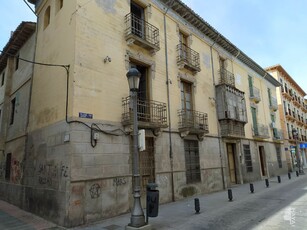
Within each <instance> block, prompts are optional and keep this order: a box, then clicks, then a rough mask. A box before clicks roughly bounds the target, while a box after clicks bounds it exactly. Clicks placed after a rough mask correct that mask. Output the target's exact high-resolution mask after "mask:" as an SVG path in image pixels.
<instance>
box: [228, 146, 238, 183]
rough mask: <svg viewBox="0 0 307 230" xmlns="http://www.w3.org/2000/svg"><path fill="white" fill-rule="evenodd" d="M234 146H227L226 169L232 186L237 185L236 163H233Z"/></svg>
mask: <svg viewBox="0 0 307 230" xmlns="http://www.w3.org/2000/svg"><path fill="white" fill-rule="evenodd" d="M234 150H235V146H234V144H227V156H228V168H229V177H230V182H231V183H232V184H236V183H237V177H236V161H235V151H234Z"/></svg>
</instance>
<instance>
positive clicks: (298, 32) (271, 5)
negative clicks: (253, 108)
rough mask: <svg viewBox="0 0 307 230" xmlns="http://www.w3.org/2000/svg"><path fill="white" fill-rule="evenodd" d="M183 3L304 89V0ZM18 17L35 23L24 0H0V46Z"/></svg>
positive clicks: (306, 60)
mask: <svg viewBox="0 0 307 230" xmlns="http://www.w3.org/2000/svg"><path fill="white" fill-rule="evenodd" d="M65 1H68V0H65ZM70 1H71V0H70ZM118 1H123V0H118ZM183 2H184V3H186V4H187V5H188V6H189V7H190V8H192V9H193V10H194V11H195V12H196V13H197V14H199V15H200V16H201V17H202V18H203V19H204V20H205V21H207V22H208V23H209V24H210V25H211V26H213V27H214V28H215V29H216V30H218V31H219V32H220V33H221V34H222V35H224V37H226V38H227V39H228V40H229V41H230V42H231V43H233V44H234V45H235V46H237V47H238V48H239V49H240V50H242V51H243V52H244V53H245V54H246V55H248V56H249V57H250V58H252V59H253V60H254V61H255V62H256V63H258V64H259V65H260V66H262V67H263V68H265V67H268V66H272V65H276V64H280V65H282V66H283V68H284V69H285V70H286V71H287V72H288V74H289V75H290V76H291V77H292V78H293V79H294V80H295V81H296V82H297V83H298V85H299V86H300V87H301V88H302V89H303V90H304V91H305V92H306V93H307V71H306V70H305V68H307V13H306V11H307V1H306V0H295V1H290V0H183ZM21 21H36V17H35V15H34V14H33V13H32V11H31V10H30V9H29V8H28V7H27V5H26V4H25V3H24V1H23V0H9V1H3V2H2V3H1V7H0V49H1V50H2V48H3V47H4V46H5V44H6V43H7V42H8V40H9V37H10V33H11V31H14V30H15V29H16V28H17V26H18V25H19V24H20V22H21ZM305 55H306V56H305Z"/></svg>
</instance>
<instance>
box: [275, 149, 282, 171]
mask: <svg viewBox="0 0 307 230" xmlns="http://www.w3.org/2000/svg"><path fill="white" fill-rule="evenodd" d="M275 148H276V157H277V162H278V167H279V168H282V161H281V153H280V146H277V145H276V146H275Z"/></svg>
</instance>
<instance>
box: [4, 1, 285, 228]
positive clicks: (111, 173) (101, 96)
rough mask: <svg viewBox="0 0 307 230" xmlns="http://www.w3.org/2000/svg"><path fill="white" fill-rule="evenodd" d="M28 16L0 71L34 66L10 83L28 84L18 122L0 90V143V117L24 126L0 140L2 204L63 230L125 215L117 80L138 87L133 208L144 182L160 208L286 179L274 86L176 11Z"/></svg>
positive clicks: (127, 162)
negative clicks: (32, 20)
mask: <svg viewBox="0 0 307 230" xmlns="http://www.w3.org/2000/svg"><path fill="white" fill-rule="evenodd" d="M29 2H30V3H33V4H35V10H36V13H37V15H38V21H37V25H36V30H35V29H34V28H33V32H32V33H33V37H31V36H29V37H28V38H27V39H28V42H29V43H31V44H32V42H34V41H36V43H35V45H34V44H32V45H31V47H32V51H31V52H26V53H24V52H23V50H25V49H27V47H28V46H26V45H23V46H22V44H20V46H19V47H18V52H19V56H18V55H16V53H14V57H15V58H9V57H8V56H6V55H5V54H4V53H3V54H2V55H1V57H0V60H1V61H2V60H10V59H12V62H13V61H14V63H15V62H17V61H18V60H21V59H20V58H23V59H27V60H34V61H35V63H36V64H34V65H32V64H31V63H28V64H27V68H28V70H29V73H27V72H26V71H23V72H22V73H23V74H24V75H25V76H27V77H30V78H31V81H29V90H30V91H28V92H30V93H29V94H26V95H23V96H22V99H23V100H25V101H27V102H22V103H21V102H17V101H15V106H17V105H18V106H19V107H20V108H21V105H22V106H23V108H24V111H23V112H19V111H20V110H16V108H15V109H14V106H13V105H14V103H13V102H12V101H13V99H14V95H13V92H14V91H12V92H11V93H10V94H5V93H4V92H7V91H8V89H9V88H10V86H9V85H8V84H5V86H4V87H2V88H1V89H0V90H1V91H0V96H1V98H0V106H1V111H2V110H3V109H4V108H7V109H5V110H6V112H5V114H6V115H5V116H4V115H1V131H2V130H5V131H4V132H3V133H6V132H7V131H8V130H9V129H11V127H13V126H11V125H10V124H9V123H8V121H9V116H8V115H7V114H8V113H9V112H8V111H7V110H9V111H15V113H16V114H20V113H22V114H28V116H26V117H28V118H27V119H26V121H27V122H25V123H23V130H24V132H23V135H24V141H23V142H22V143H21V145H20V147H19V148H16V149H15V148H9V141H10V140H9V139H8V138H7V137H6V138H5V139H3V140H5V141H4V143H2V146H3V148H2V149H3V150H2V152H3V154H2V156H1V157H2V158H1V159H0V160H1V165H2V171H5V172H6V173H5V175H4V174H2V177H1V179H0V192H1V197H3V199H6V200H8V201H10V202H12V203H14V204H17V205H19V206H20V207H22V208H24V209H26V210H29V211H31V212H34V213H36V214H38V215H41V216H43V217H44V218H47V219H49V220H51V221H54V222H56V223H58V224H60V225H63V226H67V227H71V226H77V225H80V224H84V223H88V222H91V221H95V220H98V219H104V218H108V217H111V216H116V215H119V214H121V213H125V212H129V210H130V207H131V206H132V202H133V198H132V162H133V155H132V152H133V151H132V144H133V142H132V127H133V126H132V124H133V122H132V116H131V114H132V108H131V100H130V95H129V88H128V82H127V78H126V73H127V71H128V70H129V69H130V68H131V67H135V68H137V69H138V70H139V72H140V73H141V79H140V85H139V91H138V104H137V114H138V123H139V128H140V129H144V130H145V142H146V149H145V150H143V151H141V152H140V174H141V187H142V203H143V204H145V196H144V195H145V192H146V184H147V183H148V182H155V183H157V184H158V189H159V191H160V203H166V202H171V201H176V200H179V199H183V198H185V197H188V196H192V195H196V194H202V193H209V192H214V191H219V190H223V189H225V188H227V187H231V186H232V185H234V184H241V183H245V182H250V181H253V180H257V179H263V178H268V177H272V176H275V175H279V174H282V173H286V172H287V171H288V167H287V160H286V155H285V151H284V149H285V148H284V139H283V133H282V131H281V128H282V126H281V122H280V114H279V113H278V105H277V99H276V98H277V96H276V89H278V87H280V86H281V83H280V82H279V81H278V80H276V79H275V78H274V77H272V75H270V74H269V73H267V72H266V71H265V70H264V69H263V68H261V67H260V66H259V65H258V64H257V63H256V62H255V61H253V60H252V59H251V58H250V57H248V56H247V55H246V54H245V53H244V52H242V51H241V50H240V49H239V48H237V47H236V46H235V45H234V44H232V43H231V42H230V41H229V40H228V39H227V38H225V37H224V36H223V35H222V34H220V33H219V32H218V31H216V30H215V29H214V28H213V27H212V26H210V25H209V24H208V23H207V22H205V21H204V20H203V19H202V18H200V17H199V16H198V15H197V14H196V13H195V12H194V11H193V10H192V9H190V8H189V7H187V6H186V5H185V4H184V3H182V2H181V1H180V0H175V1H168V0H135V1H119V0H118V1H116V0H114V1H99V0H95V1H84V0H76V1H63V0H46V1H40V0H37V1H35V0H31V1H30V0H29ZM33 25H34V24H33ZM17 31H18V30H16V32H15V33H17ZM35 31H36V33H35ZM34 36H36V38H35V39H34ZM8 44H12V45H13V44H14V41H13V40H12V41H11V40H10V41H9V43H8ZM34 49H35V50H34ZM5 50H6V49H4V51H5ZM18 52H17V53H18ZM12 54H13V53H12ZM34 54H35V55H34ZM29 55H30V56H29ZM1 63H4V62H3V61H2V62H1ZM7 63H8V64H7V65H6V64H2V65H1V67H2V69H0V72H1V73H2V72H3V71H4V70H5V69H6V70H7V68H9V69H11V67H8V66H9V62H7ZM11 73H12V72H11ZM13 77H14V76H13V75H12V74H5V79H6V80H5V81H6V82H7V81H12V79H14V78H13ZM8 79H10V80H8ZM17 88H18V87H17ZM18 89H21V88H20V87H19V88H18ZM277 92H278V91H277ZM16 100H17V99H16ZM3 111H4V110H3ZM20 119H24V117H22V118H20ZM16 122H17V117H16ZM18 122H19V121H18ZM12 132H13V133H14V135H17V131H16V130H13V131H12ZM1 133H2V132H1ZM13 139H14V140H15V139H16V138H13ZM14 146H16V147H17V145H14ZM13 159H16V160H13ZM17 165H19V166H20V171H19V172H20V176H19V177H18V180H16V179H15V174H14V173H15V172H16V170H15V168H16V167H17ZM10 193H11V194H13V193H14V194H19V195H18V197H14V201H12V199H13V198H12V197H11V195H10Z"/></svg>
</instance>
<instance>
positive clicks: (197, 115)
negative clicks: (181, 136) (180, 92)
mask: <svg viewBox="0 0 307 230" xmlns="http://www.w3.org/2000/svg"><path fill="white" fill-rule="evenodd" d="M178 116H179V127H178V128H179V131H180V132H182V131H188V132H189V133H195V134H199V133H208V132H209V128H208V115H207V113H202V112H198V111H194V110H179V111H178Z"/></svg>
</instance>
